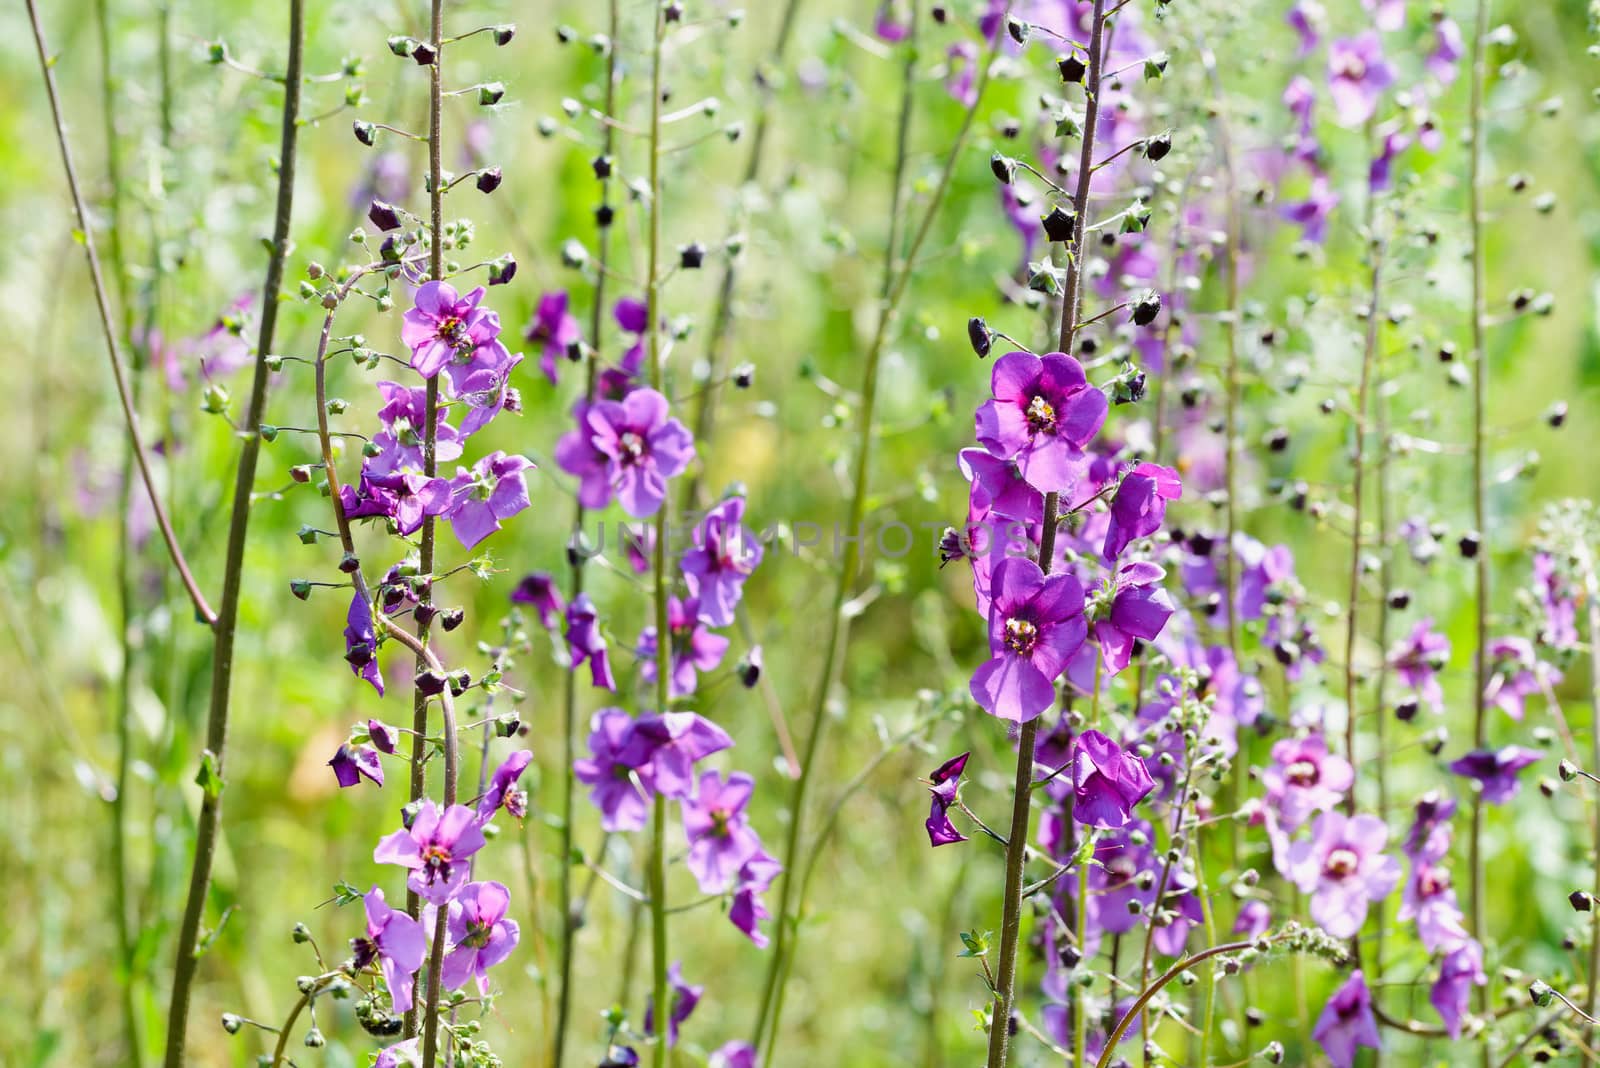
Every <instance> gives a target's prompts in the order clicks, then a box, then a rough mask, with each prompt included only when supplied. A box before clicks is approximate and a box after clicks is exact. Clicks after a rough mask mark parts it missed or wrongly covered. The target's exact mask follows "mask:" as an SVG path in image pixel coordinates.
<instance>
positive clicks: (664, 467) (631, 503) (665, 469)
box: [586, 389, 694, 519]
mask: <svg viewBox="0 0 1600 1068" xmlns="http://www.w3.org/2000/svg"><path fill="white" fill-rule="evenodd" d="M586 421H587V423H588V428H589V433H590V440H591V442H592V443H593V445H594V447H595V449H596V450H597V451H599V452H601V453H604V454H605V456H606V474H607V477H608V478H609V480H610V483H611V486H612V488H613V489H615V490H616V493H617V499H618V500H619V501H620V502H621V503H622V510H623V511H625V512H627V513H628V514H629V515H631V516H633V517H634V518H636V519H644V518H646V517H648V516H652V515H655V514H656V512H657V511H658V510H659V509H660V508H661V502H662V501H663V500H665V499H666V495H667V480H668V479H669V478H672V477H673V476H674V475H677V474H679V473H680V472H682V471H683V469H684V468H686V467H688V466H689V461H690V460H691V459H693V458H694V439H693V437H692V436H691V435H690V434H689V431H688V430H687V429H686V428H685V427H684V425H683V424H682V423H680V422H678V420H676V419H673V418H670V417H669V415H668V406H667V398H665V397H663V396H662V395H661V394H660V393H657V392H656V391H655V390H653V389H636V390H634V391H633V392H632V393H629V394H628V395H627V396H626V397H624V398H622V400H620V401H609V400H605V401H597V402H595V404H594V405H593V406H592V407H591V408H590V409H589V411H588V414H587V416H586Z"/></svg>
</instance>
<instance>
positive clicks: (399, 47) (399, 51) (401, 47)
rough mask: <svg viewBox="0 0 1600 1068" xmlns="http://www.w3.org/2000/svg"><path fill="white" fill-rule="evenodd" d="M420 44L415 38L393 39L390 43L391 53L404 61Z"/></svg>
mask: <svg viewBox="0 0 1600 1068" xmlns="http://www.w3.org/2000/svg"><path fill="white" fill-rule="evenodd" d="M418 43H419V42H418V41H417V40H416V38H414V37H391V38H389V42H388V44H389V51H391V52H393V53H394V54H395V55H397V56H399V57H400V58H401V59H404V58H406V57H407V56H409V55H410V54H411V53H412V52H413V51H415V50H416V47H417V45H418Z"/></svg>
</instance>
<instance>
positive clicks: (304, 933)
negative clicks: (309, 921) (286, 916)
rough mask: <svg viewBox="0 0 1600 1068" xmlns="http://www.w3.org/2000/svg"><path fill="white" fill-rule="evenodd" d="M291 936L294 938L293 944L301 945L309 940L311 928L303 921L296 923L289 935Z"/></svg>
mask: <svg viewBox="0 0 1600 1068" xmlns="http://www.w3.org/2000/svg"><path fill="white" fill-rule="evenodd" d="M291 937H292V938H293V939H294V944H295V945H297V946H303V945H305V944H306V943H307V942H309V941H311V928H309V927H307V926H306V925H305V924H303V923H297V924H295V925H294V933H293V934H292V935H291Z"/></svg>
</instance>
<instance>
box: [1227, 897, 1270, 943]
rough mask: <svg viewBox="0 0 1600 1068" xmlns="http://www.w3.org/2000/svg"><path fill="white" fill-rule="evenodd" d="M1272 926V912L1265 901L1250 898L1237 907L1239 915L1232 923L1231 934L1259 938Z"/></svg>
mask: <svg viewBox="0 0 1600 1068" xmlns="http://www.w3.org/2000/svg"><path fill="white" fill-rule="evenodd" d="M1271 926H1272V910H1271V909H1270V908H1268V907H1267V903H1266V902H1265V901H1259V900H1257V899H1255V898H1251V899H1250V900H1249V901H1246V902H1245V903H1244V904H1243V905H1240V906H1239V915H1238V917H1237V918H1235V919H1234V921H1233V933H1234V934H1236V935H1243V936H1244V937H1245V938H1260V937H1261V936H1262V935H1264V934H1266V933H1267V928H1269V927H1271Z"/></svg>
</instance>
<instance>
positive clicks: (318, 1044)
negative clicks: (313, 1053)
mask: <svg viewBox="0 0 1600 1068" xmlns="http://www.w3.org/2000/svg"><path fill="white" fill-rule="evenodd" d="M305 1043H306V1048H307V1049H321V1048H322V1047H323V1046H326V1045H327V1044H328V1040H327V1039H326V1038H323V1037H322V1030H321V1029H320V1028H316V1027H313V1028H312V1029H311V1030H309V1031H307V1032H306V1037H305Z"/></svg>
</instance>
